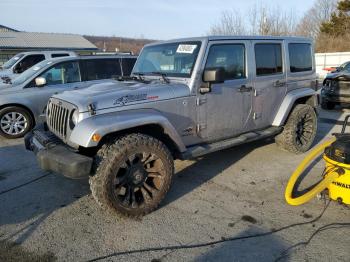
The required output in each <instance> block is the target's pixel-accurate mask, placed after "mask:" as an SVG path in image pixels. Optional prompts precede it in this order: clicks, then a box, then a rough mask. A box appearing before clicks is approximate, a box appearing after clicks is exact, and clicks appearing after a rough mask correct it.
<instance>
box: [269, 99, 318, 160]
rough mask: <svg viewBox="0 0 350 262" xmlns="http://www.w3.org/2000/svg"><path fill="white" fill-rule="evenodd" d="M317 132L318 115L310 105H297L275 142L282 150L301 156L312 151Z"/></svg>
mask: <svg viewBox="0 0 350 262" xmlns="http://www.w3.org/2000/svg"><path fill="white" fill-rule="evenodd" d="M316 132H317V115H316V112H315V110H314V108H313V107H312V106H310V105H304V104H299V105H296V106H295V107H294V109H293V111H292V112H291V113H290V115H289V118H288V120H287V123H286V125H285V126H284V129H283V132H282V133H281V134H279V135H278V136H276V138H275V141H276V143H277V145H279V146H280V147H281V148H283V149H285V150H287V151H290V152H292V153H296V154H300V153H304V152H306V151H307V150H309V149H310V147H311V146H312V143H313V141H314V139H315V136H316Z"/></svg>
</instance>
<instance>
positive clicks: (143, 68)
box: [133, 42, 201, 78]
mask: <svg viewBox="0 0 350 262" xmlns="http://www.w3.org/2000/svg"><path fill="white" fill-rule="evenodd" d="M200 46H201V42H177V43H166V44H158V45H151V46H147V47H145V48H144V49H143V50H142V52H141V54H140V56H139V58H138V59H137V61H136V64H135V67H134V70H133V74H134V75H143V76H144V75H163V76H169V77H185V78H189V77H191V74H192V71H193V67H194V65H195V63H196V59H197V56H198V52H199V49H200Z"/></svg>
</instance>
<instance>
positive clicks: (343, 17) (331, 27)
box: [320, 0, 350, 36]
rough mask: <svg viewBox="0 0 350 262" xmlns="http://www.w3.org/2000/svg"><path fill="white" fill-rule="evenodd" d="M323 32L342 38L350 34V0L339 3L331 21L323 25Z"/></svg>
mask: <svg viewBox="0 0 350 262" xmlns="http://www.w3.org/2000/svg"><path fill="white" fill-rule="evenodd" d="M320 29H321V32H322V33H325V34H328V35H332V36H341V35H344V34H349V33H350V0H342V1H339V3H338V6H337V11H336V12H334V13H333V14H332V16H331V19H330V20H329V21H327V22H324V23H322V25H321V28H320Z"/></svg>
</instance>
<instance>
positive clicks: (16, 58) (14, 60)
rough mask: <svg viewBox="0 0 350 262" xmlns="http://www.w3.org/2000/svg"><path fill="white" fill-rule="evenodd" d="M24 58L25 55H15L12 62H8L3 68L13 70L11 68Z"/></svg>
mask: <svg viewBox="0 0 350 262" xmlns="http://www.w3.org/2000/svg"><path fill="white" fill-rule="evenodd" d="M22 56H24V54H19V55H15V56H14V57H12V58H11V59H10V60H8V61H7V62H6V63H5V64H3V65H2V68H3V69H9V68H11V66H13V65H14V64H15V63H16V62H17V61H18V60H19V59H20V58H21V57H22Z"/></svg>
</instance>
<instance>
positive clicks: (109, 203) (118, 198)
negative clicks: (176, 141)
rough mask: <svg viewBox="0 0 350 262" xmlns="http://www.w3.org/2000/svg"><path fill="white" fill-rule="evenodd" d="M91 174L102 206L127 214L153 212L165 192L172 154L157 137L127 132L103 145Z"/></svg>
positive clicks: (133, 215)
mask: <svg viewBox="0 0 350 262" xmlns="http://www.w3.org/2000/svg"><path fill="white" fill-rule="evenodd" d="M95 163H96V174H95V175H94V176H92V177H91V178H90V187H91V191H92V195H93V196H94V198H95V200H96V201H97V202H98V203H99V204H100V205H101V206H102V207H103V208H105V209H107V210H109V211H112V212H117V213H119V214H122V215H125V216H129V217H139V216H143V215H146V214H148V213H150V212H152V211H153V210H154V209H156V208H157V207H158V205H159V204H160V202H161V201H162V200H163V198H164V197H165V195H166V193H167V192H168V190H169V188H170V184H171V180H172V176H173V174H174V163H173V158H172V155H171V153H170V152H169V150H168V149H167V147H166V146H165V145H164V144H163V143H162V142H161V141H159V140H157V139H155V138H153V137H150V136H147V135H143V134H130V135H126V136H124V137H121V138H118V139H116V140H115V141H113V142H112V143H110V144H108V145H106V146H103V147H102V148H101V149H100V152H98V154H97V157H96V159H95Z"/></svg>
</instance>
